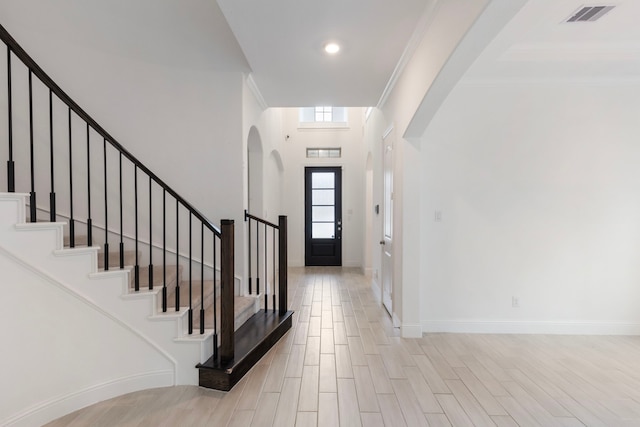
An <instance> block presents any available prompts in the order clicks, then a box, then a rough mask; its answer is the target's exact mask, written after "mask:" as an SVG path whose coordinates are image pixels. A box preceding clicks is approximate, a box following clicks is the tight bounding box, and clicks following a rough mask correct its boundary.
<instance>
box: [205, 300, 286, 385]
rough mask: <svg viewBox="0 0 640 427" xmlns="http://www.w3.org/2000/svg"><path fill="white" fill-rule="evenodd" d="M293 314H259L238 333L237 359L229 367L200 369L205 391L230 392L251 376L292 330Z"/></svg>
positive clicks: (210, 364) (208, 365) (211, 365)
mask: <svg viewBox="0 0 640 427" xmlns="http://www.w3.org/2000/svg"><path fill="white" fill-rule="evenodd" d="M292 316H293V311H287V312H286V313H284V314H283V315H280V314H279V313H278V312H277V311H276V312H275V313H274V312H273V311H271V310H269V311H267V312H265V311H264V310H260V311H258V312H257V313H256V314H254V315H253V316H251V317H250V318H249V320H247V321H246V323H245V324H244V325H242V326H241V327H240V328H239V329H238V330H237V331H236V333H235V357H234V359H233V360H231V361H230V362H227V363H221V362H220V360H213V357H211V358H210V359H209V360H207V361H206V362H205V363H200V364H198V365H197V366H196V368H198V369H199V370H200V381H199V384H200V386H201V387H206V388H212V389H215V390H222V391H229V390H231V388H233V386H234V385H236V384H237V383H238V381H240V380H241V379H242V377H243V376H244V375H245V374H246V373H247V372H249V369H251V368H252V367H253V365H255V364H256V363H257V362H258V360H260V358H262V356H264V355H265V354H266V353H267V352H268V351H269V349H271V347H273V346H274V345H275V344H276V343H277V342H278V340H279V339H280V338H282V336H283V335H284V334H285V333H286V332H287V331H288V330H289V329H291V323H292Z"/></svg>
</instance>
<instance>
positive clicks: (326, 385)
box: [318, 354, 338, 393]
mask: <svg viewBox="0 0 640 427" xmlns="http://www.w3.org/2000/svg"><path fill="white" fill-rule="evenodd" d="M336 378H337V375H336V356H335V354H321V355H320V382H319V386H318V387H319V391H320V392H321V393H337V392H338V388H337V383H336Z"/></svg>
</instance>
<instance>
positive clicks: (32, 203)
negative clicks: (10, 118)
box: [29, 70, 36, 222]
mask: <svg viewBox="0 0 640 427" xmlns="http://www.w3.org/2000/svg"><path fill="white" fill-rule="evenodd" d="M32 80H33V73H32V72H31V70H29V153H30V165H31V193H29V221H31V222H36V178H35V173H36V172H35V161H34V155H35V153H34V147H33V84H32Z"/></svg>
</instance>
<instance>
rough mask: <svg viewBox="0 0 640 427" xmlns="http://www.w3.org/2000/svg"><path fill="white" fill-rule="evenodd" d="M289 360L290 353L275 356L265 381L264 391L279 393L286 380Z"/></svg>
mask: <svg viewBox="0 0 640 427" xmlns="http://www.w3.org/2000/svg"><path fill="white" fill-rule="evenodd" d="M288 361H289V354H287V353H278V354H276V355H275V357H274V358H273V362H271V366H270V367H269V372H268V373H267V378H266V379H265V381H264V386H263V389H262V391H263V392H274V393H278V392H280V390H281V389H282V382H283V381H284V375H285V373H286V370H287V362H288Z"/></svg>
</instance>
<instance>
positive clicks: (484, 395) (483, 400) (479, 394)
mask: <svg viewBox="0 0 640 427" xmlns="http://www.w3.org/2000/svg"><path fill="white" fill-rule="evenodd" d="M453 370H454V371H455V372H456V374H457V375H458V376H459V377H460V379H461V380H462V382H463V383H464V385H465V386H466V388H468V389H469V390H470V391H471V393H472V394H473V396H474V397H475V398H476V399H477V400H478V402H479V403H480V405H481V406H482V407H483V408H484V410H485V411H486V412H487V414H489V415H508V414H507V411H505V410H504V408H503V407H502V406H500V404H499V403H498V401H497V400H496V399H495V397H494V396H493V395H492V394H491V393H490V392H489V390H488V389H487V388H486V387H485V386H484V384H483V383H482V382H481V381H480V380H479V379H478V378H477V377H476V376H475V375H473V373H472V372H471V371H470V370H469V369H468V368H453ZM445 382H446V384H447V386H449V385H450V384H449V382H448V381H445Z"/></svg>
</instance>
